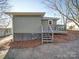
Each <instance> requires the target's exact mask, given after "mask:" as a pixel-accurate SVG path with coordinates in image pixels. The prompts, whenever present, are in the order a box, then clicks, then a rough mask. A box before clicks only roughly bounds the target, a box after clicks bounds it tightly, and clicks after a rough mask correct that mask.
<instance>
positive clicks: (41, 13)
mask: <svg viewBox="0 0 79 59" xmlns="http://www.w3.org/2000/svg"><path fill="white" fill-rule="evenodd" d="M6 14H12V15H14V16H44V14H45V12H6Z"/></svg>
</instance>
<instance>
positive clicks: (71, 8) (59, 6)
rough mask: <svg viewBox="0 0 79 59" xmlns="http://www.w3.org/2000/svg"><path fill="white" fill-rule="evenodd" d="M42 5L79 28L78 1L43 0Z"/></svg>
mask: <svg viewBox="0 0 79 59" xmlns="http://www.w3.org/2000/svg"><path fill="white" fill-rule="evenodd" d="M44 4H45V5H47V6H48V7H49V8H50V9H51V10H55V11H58V12H59V13H60V14H61V15H63V16H64V17H65V18H66V19H68V20H71V21H73V22H74V23H75V24H76V25H77V26H78V27H79V0H44Z"/></svg>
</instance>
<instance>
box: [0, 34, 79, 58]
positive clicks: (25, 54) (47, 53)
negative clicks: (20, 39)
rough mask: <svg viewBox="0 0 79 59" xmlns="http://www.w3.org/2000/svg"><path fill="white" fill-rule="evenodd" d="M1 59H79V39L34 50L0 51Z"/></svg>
mask: <svg viewBox="0 0 79 59" xmlns="http://www.w3.org/2000/svg"><path fill="white" fill-rule="evenodd" d="M77 35H78V34H77ZM77 37H79V36H77ZM0 59H79V38H76V39H75V40H71V41H69V42H65V43H47V44H43V45H39V46H36V47H32V48H9V49H4V50H1V51H0Z"/></svg>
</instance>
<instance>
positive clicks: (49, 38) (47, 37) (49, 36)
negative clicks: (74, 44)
mask: <svg viewBox="0 0 79 59" xmlns="http://www.w3.org/2000/svg"><path fill="white" fill-rule="evenodd" d="M44 42H46V43H49V42H53V32H52V28H51V26H49V31H47V32H45V31H44V29H43V26H42V44H43V43H44Z"/></svg>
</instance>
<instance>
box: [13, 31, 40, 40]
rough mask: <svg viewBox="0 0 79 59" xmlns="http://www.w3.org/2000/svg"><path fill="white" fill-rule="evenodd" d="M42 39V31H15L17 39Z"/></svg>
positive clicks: (15, 38)
mask: <svg viewBox="0 0 79 59" xmlns="http://www.w3.org/2000/svg"><path fill="white" fill-rule="evenodd" d="M35 39H41V33H34V34H32V33H14V40H15V41H26V40H35Z"/></svg>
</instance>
